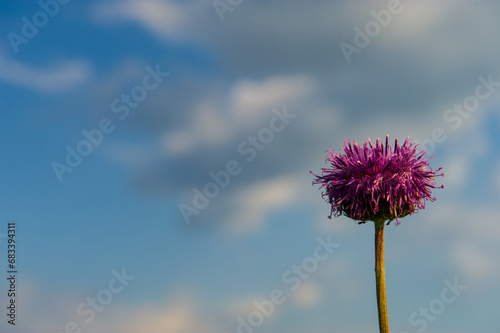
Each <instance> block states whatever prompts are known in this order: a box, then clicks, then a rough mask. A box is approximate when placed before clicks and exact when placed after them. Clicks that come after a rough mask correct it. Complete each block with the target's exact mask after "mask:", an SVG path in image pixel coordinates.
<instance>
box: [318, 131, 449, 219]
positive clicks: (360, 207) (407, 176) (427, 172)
mask: <svg viewBox="0 0 500 333" xmlns="http://www.w3.org/2000/svg"><path fill="white" fill-rule="evenodd" d="M418 146H419V145H417V144H415V143H411V142H410V140H409V138H406V140H405V142H404V143H403V145H401V146H399V145H398V139H397V138H396V140H395V143H394V148H392V147H391V146H389V136H387V137H386V143H385V146H384V144H383V143H380V140H379V139H378V138H377V142H376V144H375V146H374V145H373V144H372V142H371V141H370V139H369V138H368V143H366V142H363V144H362V146H361V147H360V146H358V145H357V144H356V142H355V141H354V140H353V141H352V144H351V142H350V141H349V140H347V144H346V143H345V141H344V147H343V151H344V153H343V154H342V153H340V154H336V153H335V152H333V151H332V150H331V149H329V154H328V156H327V159H326V161H327V162H330V163H331V168H323V169H322V175H321V176H318V175H315V174H314V173H312V172H311V173H312V174H313V175H314V176H315V177H316V178H315V180H314V181H313V184H321V188H324V189H325V190H324V192H323V193H322V195H323V197H327V202H328V203H330V205H331V213H330V216H329V218H331V217H332V215H335V216H340V215H342V214H344V215H346V216H348V217H350V218H352V219H355V220H359V221H361V222H360V223H364V222H366V221H377V220H383V221H389V223H390V221H392V220H394V219H396V225H398V224H399V221H398V218H400V217H404V216H406V215H410V214H413V213H415V212H417V211H418V210H419V209H424V208H425V202H426V201H427V200H430V201H435V200H436V198H435V197H433V196H432V194H431V189H432V188H436V183H435V181H434V179H435V177H437V176H443V174H442V173H441V174H436V172H438V171H439V170H441V169H442V168H439V169H437V170H432V169H431V167H430V165H429V159H430V158H432V157H430V158H424V155H426V154H427V151H425V150H421V151H420V152H419V151H418ZM443 187H444V186H440V187H439V188H443Z"/></svg>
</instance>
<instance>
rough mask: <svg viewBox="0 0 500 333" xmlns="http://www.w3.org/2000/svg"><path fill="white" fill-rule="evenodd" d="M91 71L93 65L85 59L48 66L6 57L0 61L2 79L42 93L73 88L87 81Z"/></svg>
mask: <svg viewBox="0 0 500 333" xmlns="http://www.w3.org/2000/svg"><path fill="white" fill-rule="evenodd" d="M91 71H92V70H91V66H90V65H89V64H88V63H87V62H86V61H83V60H71V61H68V60H65V61H61V62H59V63H57V64H55V65H52V66H49V67H47V68H37V67H33V66H30V65H27V64H25V63H21V62H18V61H9V60H6V59H2V61H0V80H3V81H6V82H8V83H10V84H14V85H18V86H23V87H27V88H31V89H34V90H38V91H40V92H42V93H58V92H63V91H67V90H71V89H72V88H74V87H75V86H77V85H79V84H81V83H83V82H85V81H87V80H88V79H89V77H90V75H91Z"/></svg>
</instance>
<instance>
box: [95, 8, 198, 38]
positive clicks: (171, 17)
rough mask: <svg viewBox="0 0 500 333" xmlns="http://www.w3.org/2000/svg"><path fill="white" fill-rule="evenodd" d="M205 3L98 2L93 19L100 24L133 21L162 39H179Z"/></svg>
mask: <svg viewBox="0 0 500 333" xmlns="http://www.w3.org/2000/svg"><path fill="white" fill-rule="evenodd" d="M200 4H201V2H189V3H185V2H179V1H172V0H170V1H168V0H167V1H161V0H126V1H112V2H104V3H98V4H96V5H95V7H94V8H93V13H92V14H93V18H94V19H95V20H96V21H98V22H100V23H108V22H110V21H111V22H112V21H125V20H132V21H136V22H138V23H139V24H142V25H143V26H144V27H145V28H147V29H148V30H151V31H152V32H154V33H155V34H157V35H159V36H162V37H178V36H179V34H180V33H181V32H182V31H183V28H185V27H186V26H187V25H188V24H189V22H192V20H193V16H194V15H195V13H196V11H197V10H198V9H199V8H200Z"/></svg>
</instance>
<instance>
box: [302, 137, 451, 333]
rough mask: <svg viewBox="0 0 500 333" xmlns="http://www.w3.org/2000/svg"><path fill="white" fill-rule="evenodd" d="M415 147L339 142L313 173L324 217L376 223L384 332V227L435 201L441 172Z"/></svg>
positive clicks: (385, 329) (386, 322)
mask: <svg viewBox="0 0 500 333" xmlns="http://www.w3.org/2000/svg"><path fill="white" fill-rule="evenodd" d="M418 148H419V145H417V144H415V143H412V142H410V139H409V138H406V140H405V142H404V143H403V144H402V145H401V146H400V145H398V139H397V138H396V140H395V143H394V147H391V146H390V145H389V136H388V135H387V137H386V141H385V145H384V143H380V140H379V139H378V138H377V141H376V143H375V145H373V144H372V142H371V141H370V139H369V138H368V143H367V142H363V144H362V145H361V146H358V145H357V144H356V142H355V141H352V143H351V142H350V141H349V140H347V143H345V141H344V147H343V148H342V150H343V153H340V154H337V153H335V152H334V151H332V150H331V149H329V153H328V155H327V158H326V162H329V163H330V167H329V168H322V174H321V176H318V175H315V174H314V173H312V172H311V173H312V174H313V175H314V176H315V179H314V181H313V184H314V185H316V184H320V185H321V188H322V189H324V191H323V193H322V196H323V197H324V198H325V197H326V201H327V202H328V203H329V204H330V206H331V212H330V216H328V217H329V218H331V217H332V216H333V215H334V216H341V215H345V216H347V217H349V218H351V219H354V220H357V221H359V222H358V223H359V224H362V223H366V222H367V221H373V222H374V225H375V276H376V288H377V306H378V313H379V328H380V332H381V333H389V319H388V314H387V298H386V289H385V269H384V226H385V225H386V223H387V225H389V224H390V222H391V221H393V220H396V222H395V225H399V224H400V221H399V218H402V217H405V216H407V215H411V214H413V213H416V212H418V210H420V209H424V208H425V202H426V201H427V200H430V201H435V200H436V198H435V197H433V196H432V192H431V189H434V188H444V186H443V185H441V186H439V187H436V183H435V177H438V176H444V174H443V173H440V174H437V172H438V171H440V170H441V169H442V168H439V169H437V170H432V168H431V167H430V165H429V160H430V159H431V158H432V157H429V158H425V155H426V154H427V153H428V152H427V151H425V150H420V151H419V149H418Z"/></svg>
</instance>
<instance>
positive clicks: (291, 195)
mask: <svg viewBox="0 0 500 333" xmlns="http://www.w3.org/2000/svg"><path fill="white" fill-rule="evenodd" d="M299 195H300V187H299V186H298V185H297V184H296V182H295V181H294V180H293V179H292V178H286V177H284V178H278V179H274V180H271V181H263V182H260V183H257V184H255V185H253V186H251V187H249V188H248V189H245V190H243V191H241V192H240V193H236V194H235V195H234V199H233V200H234V203H233V205H234V206H233V207H234V209H235V213H234V214H233V215H232V216H229V217H228V218H227V219H226V222H227V226H228V229H229V230H230V231H232V232H236V233H240V232H250V231H256V230H258V229H259V228H261V227H262V225H263V224H264V222H265V221H266V217H267V215H268V214H269V213H270V212H271V211H273V210H275V209H283V208H286V207H289V206H290V205H291V204H292V203H293V202H295V201H296V200H297V198H298V197H299Z"/></svg>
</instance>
